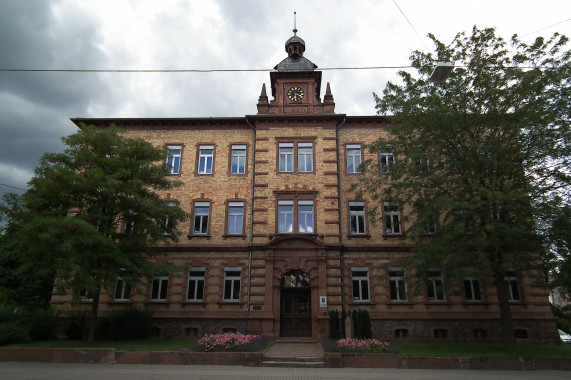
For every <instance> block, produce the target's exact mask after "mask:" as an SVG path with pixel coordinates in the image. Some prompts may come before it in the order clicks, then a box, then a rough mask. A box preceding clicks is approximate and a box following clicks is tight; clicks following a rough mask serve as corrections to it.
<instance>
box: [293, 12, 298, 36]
mask: <svg viewBox="0 0 571 380" xmlns="http://www.w3.org/2000/svg"><path fill="white" fill-rule="evenodd" d="M293 35H294V36H297V12H293Z"/></svg>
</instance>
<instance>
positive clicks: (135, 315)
mask: <svg viewBox="0 0 571 380" xmlns="http://www.w3.org/2000/svg"><path fill="white" fill-rule="evenodd" d="M152 321H153V312H152V311H151V310H149V309H139V308H136V307H128V308H126V309H123V310H118V311H116V312H113V314H111V315H108V316H106V317H103V318H100V319H99V324H98V326H97V335H98V338H100V339H109V340H135V339H145V338H148V337H149V336H150V332H151V327H152Z"/></svg>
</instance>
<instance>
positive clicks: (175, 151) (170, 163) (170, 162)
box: [167, 145, 182, 174]
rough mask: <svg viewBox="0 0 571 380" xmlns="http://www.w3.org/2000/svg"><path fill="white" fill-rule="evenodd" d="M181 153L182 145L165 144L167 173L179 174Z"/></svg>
mask: <svg viewBox="0 0 571 380" xmlns="http://www.w3.org/2000/svg"><path fill="white" fill-rule="evenodd" d="M181 153H182V146H180V145H168V146H167V171H168V173H169V174H179V172H180V157H181Z"/></svg>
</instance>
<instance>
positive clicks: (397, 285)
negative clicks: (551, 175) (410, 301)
mask: <svg viewBox="0 0 571 380" xmlns="http://www.w3.org/2000/svg"><path fill="white" fill-rule="evenodd" d="M389 293H390V297H391V301H392V302H406V301H407V294H406V278H405V271H404V268H401V267H391V268H389Z"/></svg>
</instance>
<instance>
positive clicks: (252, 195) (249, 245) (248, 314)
mask: <svg viewBox="0 0 571 380" xmlns="http://www.w3.org/2000/svg"><path fill="white" fill-rule="evenodd" d="M246 123H247V124H248V125H249V126H250V128H252V184H251V186H250V243H249V244H248V292H247V299H246V320H245V322H244V334H246V333H247V330H248V318H249V317H250V298H251V289H252V254H253V252H252V244H254V184H255V179H254V174H255V173H256V128H255V127H254V126H253V125H252V124H251V123H250V121H249V120H248V118H246Z"/></svg>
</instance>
